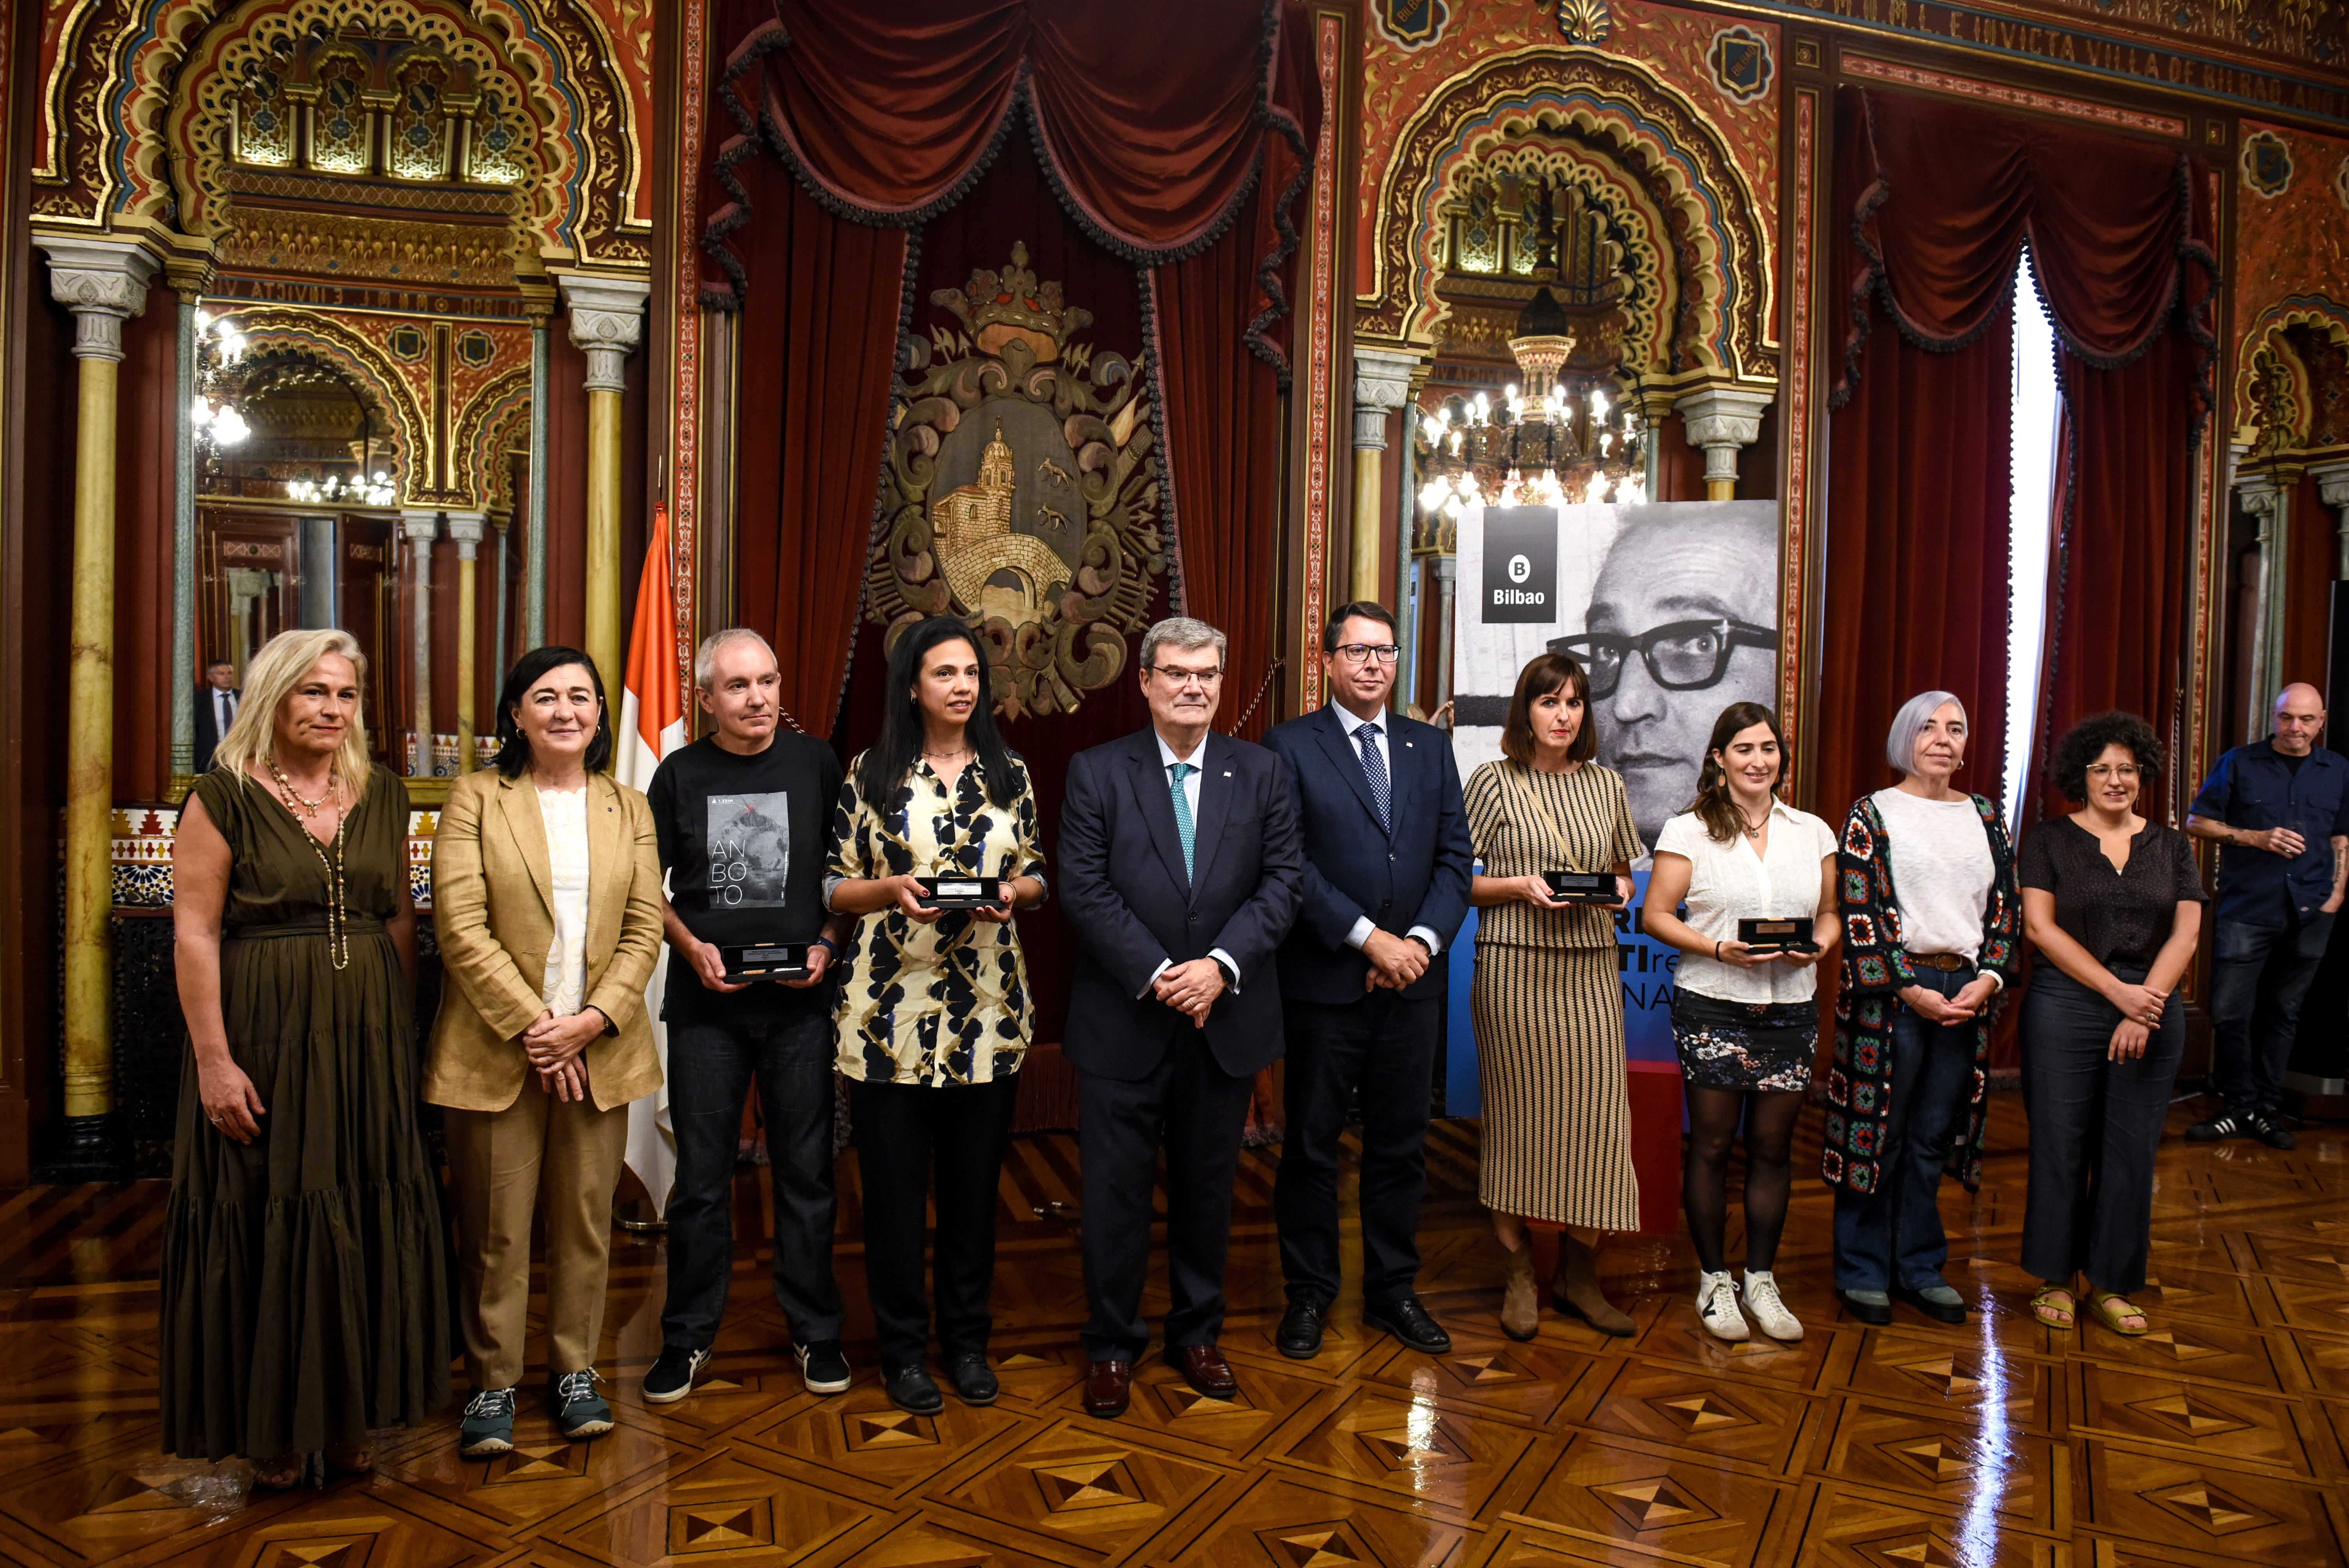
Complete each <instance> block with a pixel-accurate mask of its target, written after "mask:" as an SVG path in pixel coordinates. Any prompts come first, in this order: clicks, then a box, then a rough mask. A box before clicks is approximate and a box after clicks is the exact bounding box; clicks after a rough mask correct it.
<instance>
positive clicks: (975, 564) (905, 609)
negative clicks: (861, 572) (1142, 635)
mask: <svg viewBox="0 0 2349 1568" xmlns="http://www.w3.org/2000/svg"><path fill="white" fill-rule="evenodd" d="M930 303H931V304H935V305H938V306H941V307H943V308H944V309H946V310H947V311H948V312H950V313H952V314H953V315H954V316H955V317H956V319H957V320H958V321H959V322H960V323H961V324H962V326H961V330H959V331H957V330H955V329H954V328H950V327H947V326H945V325H936V326H933V327H932V328H931V329H930V334H929V335H928V336H927V337H922V336H918V335H908V337H907V338H906V340H905V343H904V344H903V345H902V346H901V347H900V355H899V367H900V375H899V377H898V381H897V387H896V396H895V407H894V409H893V414H892V420H891V433H890V439H889V454H888V455H889V460H888V469H887V473H886V475H885V481H884V482H885V499H884V512H885V515H884V517H883V520H882V523H881V527H880V529H879V535H878V538H877V539H876V540H875V542H874V552H873V561H872V564H871V566H870V568H869V571H868V574H867V577H866V601H865V603H866V607H867V610H868V613H869V614H872V616H873V617H874V619H875V620H878V621H881V622H884V623H886V624H888V625H889V627H890V635H891V636H892V637H893V638H894V637H895V634H896V633H897V630H898V629H899V628H901V627H903V626H906V625H910V624H913V623H914V622H916V621H917V620H920V619H921V618H923V617H924V616H927V615H942V614H957V615H962V616H966V617H968V619H969V621H970V623H971V624H972V626H973V627H974V628H976V629H977V631H978V634H979V635H981V636H983V637H985V638H986V639H987V642H988V658H989V663H990V665H991V666H992V669H993V675H994V697H995V703H996V707H997V709H998V710H999V712H1000V713H1001V714H1003V715H1004V717H1018V716H1019V715H1021V714H1023V713H1034V714H1045V713H1068V712H1071V711H1072V710H1073V709H1074V708H1075V707H1077V705H1078V704H1079V703H1080V702H1081V700H1082V699H1083V696H1084V694H1085V693H1086V692H1089V691H1098V690H1100V689H1101V688H1102V687H1103V686H1107V685H1109V684H1110V683H1111V682H1112V681H1113V680H1115V679H1116V678H1117V677H1118V676H1119V675H1120V674H1121V673H1122V672H1123V669H1124V667H1125V639H1126V638H1127V637H1128V636H1130V635H1132V634H1135V633H1137V632H1139V631H1141V630H1142V629H1143V624H1144V618H1145V616H1146V615H1147V614H1148V613H1149V607H1150V602H1151V597H1152V594H1153V593H1154V589H1155V586H1156V583H1157V581H1158V578H1159V575H1160V574H1161V573H1164V571H1165V570H1166V556H1165V546H1164V541H1163V536H1162V534H1161V532H1160V530H1159V524H1158V504H1159V494H1158V482H1159V466H1158V465H1159V459H1158V456H1157V438H1156V432H1155V430H1154V428H1153V427H1154V418H1153V412H1152V409H1151V407H1150V400H1149V397H1148V396H1147V392H1146V387H1145V377H1143V375H1142V374H1141V370H1140V367H1139V366H1136V365H1135V364H1133V362H1132V361H1129V360H1127V359H1126V358H1124V357H1123V356H1120V355H1117V354H1114V353H1112V352H1110V351H1109V350H1107V349H1096V348H1094V347H1093V346H1091V345H1089V344H1082V343H1072V342H1071V341H1070V338H1071V335H1073V334H1075V333H1077V332H1079V331H1081V330H1082V329H1083V328H1084V327H1086V326H1089V325H1092V319H1093V318H1092V312H1090V311H1085V310H1081V309H1078V308H1077V307H1075V306H1073V305H1070V304H1066V303H1065V302H1064V301H1063V300H1062V298H1061V285H1060V284H1057V283H1046V284H1040V283H1038V282H1037V279H1036V274H1035V273H1033V272H1032V271H1030V268H1029V266H1028V249H1027V247H1026V246H1025V245H1023V244H1015V245H1013V246H1012V247H1011V264H1010V266H1009V267H1008V268H1006V269H1005V270H1004V271H1002V272H1000V273H996V272H989V271H988V270H986V269H984V268H982V269H980V270H978V271H976V272H974V273H971V275H970V283H969V284H968V287H966V288H961V289H941V290H939V291H938V292H937V293H936V294H932V295H931V296H930Z"/></svg>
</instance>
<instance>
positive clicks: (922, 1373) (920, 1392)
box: [881, 1362, 947, 1416]
mask: <svg viewBox="0 0 2349 1568" xmlns="http://www.w3.org/2000/svg"><path fill="white" fill-rule="evenodd" d="M881 1382H882V1387H885V1388H886V1389H887V1390H888V1392H889V1403H891V1404H893V1405H895V1406H896V1407H897V1408H899V1409H901V1410H903V1411H905V1413H906V1414H907V1415H909V1416H935V1415H936V1414H937V1413H938V1412H939V1411H940V1410H943V1409H945V1408H947V1400H946V1396H945V1395H943V1394H941V1393H939V1392H938V1386H937V1385H936V1383H933V1382H932V1381H930V1375H929V1372H928V1371H927V1370H926V1368H925V1367H923V1366H922V1365H921V1363H919V1362H916V1363H914V1364H913V1365H911V1366H908V1367H889V1368H887V1369H886V1370H885V1371H884V1372H883V1373H882V1374H881Z"/></svg>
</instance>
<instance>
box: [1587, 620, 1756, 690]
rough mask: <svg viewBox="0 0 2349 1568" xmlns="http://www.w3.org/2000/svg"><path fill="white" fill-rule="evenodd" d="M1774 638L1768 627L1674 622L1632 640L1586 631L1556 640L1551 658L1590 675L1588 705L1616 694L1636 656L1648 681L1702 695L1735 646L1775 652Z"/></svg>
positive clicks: (1716, 682)
mask: <svg viewBox="0 0 2349 1568" xmlns="http://www.w3.org/2000/svg"><path fill="white" fill-rule="evenodd" d="M1777 646H1778V634H1777V633H1776V632H1775V631H1774V630H1772V629H1771V628H1770V627H1767V626H1749V625H1747V624H1744V622H1742V621H1721V620H1714V621H1675V622H1673V623H1672V624H1671V625H1669V626H1658V627H1656V628H1654V629H1653V630H1651V631H1646V632H1642V633H1640V634H1639V635H1638V636H1636V637H1627V636H1622V635H1620V634H1616V633H1611V632H1589V633H1586V634H1583V635H1581V636H1579V637H1555V638H1552V639H1551V641H1550V644H1549V650H1550V652H1552V653H1554V654H1564V655H1567V656H1568V657H1569V658H1571V659H1573V660H1575V661H1576V662H1578V664H1580V665H1582V668H1583V670H1584V672H1585V673H1586V674H1588V676H1590V696H1591V700H1592V701H1594V702H1595V701H1597V700H1598V699H1599V698H1600V697H1605V696H1614V695H1615V687H1616V686H1617V684H1618V683H1619V682H1620V681H1621V680H1622V678H1623V662H1624V660H1626V659H1627V658H1629V657H1630V655H1632V654H1633V653H1634V652H1637V653H1638V654H1639V655H1640V660H1641V661H1642V662H1643V663H1644V664H1646V665H1647V666H1648V676H1649V678H1651V680H1653V681H1654V682H1655V683H1656V684H1657V685H1658V686H1661V687H1663V688H1664V689H1665V690H1666V691H1702V690H1703V689H1704V688H1705V687H1707V686H1718V685H1720V684H1721V677H1722V676H1723V675H1725V674H1727V673H1728V670H1729V655H1731V654H1732V653H1733V652H1734V651H1735V650H1737V649H1739V648H1768V649H1770V650H1772V651H1773V652H1775V651H1776V649H1777Z"/></svg>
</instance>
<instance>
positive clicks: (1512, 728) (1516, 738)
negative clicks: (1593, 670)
mask: <svg viewBox="0 0 2349 1568" xmlns="http://www.w3.org/2000/svg"><path fill="white" fill-rule="evenodd" d="M1569 684H1570V685H1571V686H1573V687H1574V695H1575V696H1578V697H1580V698H1581V699H1582V727H1581V728H1580V729H1578V730H1576V731H1575V732H1574V739H1573V741H1572V743H1571V744H1569V745H1568V747H1567V748H1566V755H1567V757H1568V759H1569V760H1571V761H1575V762H1588V761H1589V760H1590V759H1591V758H1594V757H1596V756H1598V755H1599V729H1598V727H1597V726H1596V725H1595V724H1593V723H1592V721H1591V713H1590V676H1588V675H1587V674H1585V673H1584V672H1583V668H1582V664H1581V662H1580V661H1579V660H1578V659H1576V658H1575V657H1574V656H1573V655H1570V654H1559V653H1547V654H1537V655H1535V656H1534V660H1533V662H1532V663H1531V664H1529V665H1526V667H1525V668H1524V669H1522V670H1519V671H1518V672H1517V689H1516V692H1515V693H1514V694H1513V695H1512V696H1510V698H1509V716H1508V717H1506V718H1505V719H1503V720H1502V721H1501V755H1502V756H1504V757H1506V758H1508V759H1509V760H1510V761H1512V762H1522V763H1524V764H1525V765H1526V767H1528V768H1530V767H1532V766H1533V764H1534V701H1535V699H1536V698H1537V697H1545V696H1549V694H1550V693H1552V692H1554V691H1556V690H1557V689H1558V688H1559V687H1560V686H1567V685H1569Z"/></svg>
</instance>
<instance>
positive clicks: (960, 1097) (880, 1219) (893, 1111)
mask: <svg viewBox="0 0 2349 1568" xmlns="http://www.w3.org/2000/svg"><path fill="white" fill-rule="evenodd" d="M1018 1102H1019V1074H1017V1073H1014V1074H1012V1075H1011V1076H1009V1078H997V1079H995V1080H994V1081H993V1082H991V1083H977V1084H956V1085H951V1086H948V1087H946V1088H924V1087H923V1086H921V1085H920V1084H905V1083H862V1082H854V1081H852V1082H851V1083H850V1084H849V1086H848V1112H849V1116H850V1118H851V1119H852V1121H853V1122H854V1126H855V1129H856V1167H857V1171H858V1174H859V1175H860V1176H861V1177H862V1178H863V1185H864V1288H865V1293H866V1295H868V1296H869V1297H870V1298H871V1300H872V1303H873V1326H874V1329H875V1330H876V1331H877V1332H878V1334H879V1336H880V1340H881V1365H882V1367H884V1368H894V1367H918V1366H920V1365H921V1363H922V1361H923V1358H924V1357H925V1354H926V1352H927V1351H928V1349H929V1344H930V1297H929V1296H928V1295H925V1294H924V1292H923V1290H922V1233H923V1229H924V1226H923V1212H924V1210H925V1209H926V1208H928V1207H929V1206H931V1205H932V1204H935V1205H936V1215H937V1236H936V1242H935V1243H934V1244H933V1246H932V1255H931V1263H930V1268H931V1275H932V1279H933V1284H934V1290H935V1294H936V1301H937V1317H938V1349H939V1350H940V1351H941V1352H943V1353H944V1354H945V1355H947V1356H950V1357H951V1356H959V1355H962V1354H964V1353H966V1352H981V1353H983V1352H984V1351H985V1350H986V1349H987V1336H988V1330H989V1329H990V1328H992V1327H993V1326H994V1318H993V1315H992V1314H991V1312H990V1310H989V1308H988V1296H989V1295H991V1294H992V1293H993V1290H994V1288H995V1192H996V1184H997V1182H998V1181H999V1180H1000V1178H1001V1176H1002V1174H1003V1151H1004V1150H1005V1149H1006V1148H1007V1147H1008V1146H1009V1143H1010V1141H1011V1111H1012V1108H1013V1106H1014V1105H1016V1104H1017V1103H1018Z"/></svg>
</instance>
